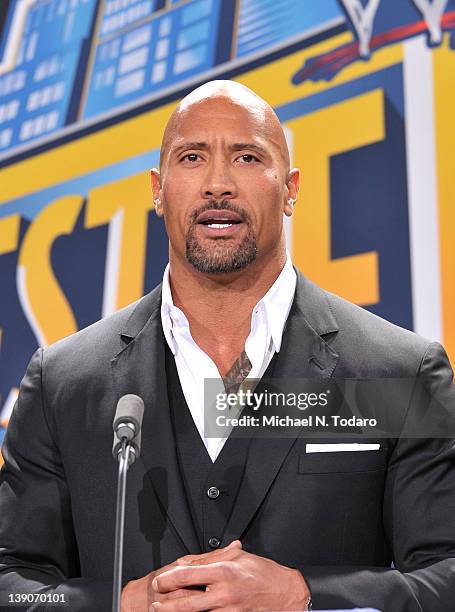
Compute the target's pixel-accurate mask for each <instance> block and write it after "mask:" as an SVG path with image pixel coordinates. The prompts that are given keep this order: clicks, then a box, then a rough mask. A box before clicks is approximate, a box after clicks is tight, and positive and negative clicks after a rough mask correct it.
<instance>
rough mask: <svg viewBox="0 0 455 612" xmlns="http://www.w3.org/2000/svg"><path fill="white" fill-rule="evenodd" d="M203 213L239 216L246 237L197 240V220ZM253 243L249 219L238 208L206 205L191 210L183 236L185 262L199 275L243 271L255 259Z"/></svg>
mask: <svg viewBox="0 0 455 612" xmlns="http://www.w3.org/2000/svg"><path fill="white" fill-rule="evenodd" d="M206 210H230V211H233V212H235V213H237V214H239V215H240V216H241V217H242V220H243V222H244V224H245V226H246V230H247V231H246V234H245V236H244V237H243V238H242V239H241V241H240V242H238V239H235V238H216V239H212V240H200V239H199V238H198V236H197V231H196V230H197V223H196V219H197V217H198V216H199V215H200V214H201V213H202V212H205V211H206ZM256 256H257V241H256V236H255V235H254V232H253V230H252V227H251V220H250V218H249V216H248V215H247V214H246V213H245V211H243V210H242V209H241V208H239V207H237V206H236V205H234V204H232V203H231V202H229V201H223V202H219V203H218V202H209V203H208V204H207V205H205V206H204V207H202V208H199V209H198V210H196V211H194V213H193V215H192V217H191V222H190V228H189V230H188V232H187V235H186V259H187V261H188V262H189V263H190V264H191V265H192V266H193V267H194V268H196V270H198V271H199V272H203V273H204V274H228V273H230V272H236V271H237V270H243V269H244V268H246V267H247V266H249V265H250V264H251V263H253V261H254V260H255V259H256Z"/></svg>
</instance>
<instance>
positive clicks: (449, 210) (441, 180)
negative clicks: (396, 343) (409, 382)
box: [433, 34, 455, 363]
mask: <svg viewBox="0 0 455 612" xmlns="http://www.w3.org/2000/svg"><path fill="white" fill-rule="evenodd" d="M448 46H449V35H448V34H447V35H446V40H445V42H444V44H443V45H442V46H441V47H440V48H439V49H436V50H435V51H434V54H433V58H434V60H433V61H434V85H435V125H436V155H437V158H436V166H437V172H438V198H439V239H440V245H441V283H442V320H443V331H444V344H445V347H446V349H447V351H448V353H449V357H450V358H451V362H452V363H455V316H454V315H455V240H454V231H455V179H454V170H455V162H454V146H455V116H454V109H455V76H454V75H455V53H454V52H453V51H452V50H450V49H449V48H448Z"/></svg>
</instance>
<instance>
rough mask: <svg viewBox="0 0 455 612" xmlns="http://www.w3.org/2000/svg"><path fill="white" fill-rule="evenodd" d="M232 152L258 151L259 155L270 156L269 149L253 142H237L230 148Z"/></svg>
mask: <svg viewBox="0 0 455 612" xmlns="http://www.w3.org/2000/svg"><path fill="white" fill-rule="evenodd" d="M229 148H230V149H232V151H243V150H244V149H250V150H252V151H257V152H258V153H262V154H263V155H268V151H267V149H265V148H264V147H261V145H258V144H254V143H253V142H235V143H234V144H232V145H230V146H229Z"/></svg>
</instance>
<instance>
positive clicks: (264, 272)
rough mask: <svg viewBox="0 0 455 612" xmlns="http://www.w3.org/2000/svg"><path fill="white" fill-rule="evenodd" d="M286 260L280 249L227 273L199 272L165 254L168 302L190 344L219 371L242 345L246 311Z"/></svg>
mask: <svg viewBox="0 0 455 612" xmlns="http://www.w3.org/2000/svg"><path fill="white" fill-rule="evenodd" d="M285 263H286V252H285V250H284V249H282V252H281V253H277V254H276V255H275V256H274V257H271V258H270V259H269V261H257V260H256V261H255V262H253V263H252V264H250V265H249V266H248V267H247V268H245V269H244V270H240V271H238V272H235V273H231V274H222V275H221V274H220V275H215V274H202V273H201V272H198V271H197V270H195V269H194V268H193V267H192V266H191V265H190V264H188V263H187V262H182V261H180V260H178V259H177V258H172V257H171V262H170V283H171V290H172V299H173V302H174V304H175V305H176V306H177V307H178V308H180V309H181V310H182V311H183V312H184V313H185V315H186V317H187V319H188V322H189V325H190V331H191V335H192V336H193V339H194V341H195V342H196V344H197V345H198V346H199V347H200V348H201V349H202V350H203V351H204V352H205V353H206V354H207V355H209V356H210V357H211V358H212V360H213V361H214V362H215V364H216V365H217V367H218V370H219V372H220V374H221V375H222V376H224V375H225V374H226V372H228V371H229V370H230V368H231V366H232V364H233V363H234V361H235V360H236V359H237V358H238V356H239V355H240V353H241V352H242V351H243V349H244V347H245V341H246V339H247V337H248V335H249V333H250V326H251V313H252V311H253V308H254V306H255V305H256V304H257V303H258V302H259V300H260V299H261V298H262V297H264V295H265V294H266V293H267V291H268V290H269V289H270V287H271V286H272V285H273V283H274V282H275V281H276V279H277V278H278V276H279V274H280V272H281V270H282V269H283V267H284V265H285Z"/></svg>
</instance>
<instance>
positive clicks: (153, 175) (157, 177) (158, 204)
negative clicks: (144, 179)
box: [150, 168, 163, 217]
mask: <svg viewBox="0 0 455 612" xmlns="http://www.w3.org/2000/svg"><path fill="white" fill-rule="evenodd" d="M150 183H151V186H152V194H153V204H154V207H155V212H156V214H157V215H158V217H162V216H163V201H162V196H163V194H162V190H161V174H160V171H159V170H158V169H157V168H152V169H151V170H150Z"/></svg>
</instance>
